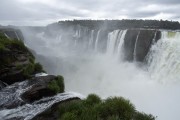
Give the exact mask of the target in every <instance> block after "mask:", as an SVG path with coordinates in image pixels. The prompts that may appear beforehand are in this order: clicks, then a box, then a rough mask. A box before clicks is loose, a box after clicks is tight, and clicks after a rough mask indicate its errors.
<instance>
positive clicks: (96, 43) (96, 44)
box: [95, 30, 101, 51]
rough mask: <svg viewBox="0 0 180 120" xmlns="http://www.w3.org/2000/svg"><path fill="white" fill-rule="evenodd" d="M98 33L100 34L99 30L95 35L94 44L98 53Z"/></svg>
mask: <svg viewBox="0 0 180 120" xmlns="http://www.w3.org/2000/svg"><path fill="white" fill-rule="evenodd" d="M100 32H101V30H99V31H98V33H97V37H96V42H95V51H98V41H99V34H100Z"/></svg>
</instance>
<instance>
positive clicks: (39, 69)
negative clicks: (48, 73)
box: [34, 63, 45, 73]
mask: <svg viewBox="0 0 180 120" xmlns="http://www.w3.org/2000/svg"><path fill="white" fill-rule="evenodd" d="M34 72H35V73H40V72H45V71H44V70H43V67H42V65H41V64H40V63H35V65H34Z"/></svg>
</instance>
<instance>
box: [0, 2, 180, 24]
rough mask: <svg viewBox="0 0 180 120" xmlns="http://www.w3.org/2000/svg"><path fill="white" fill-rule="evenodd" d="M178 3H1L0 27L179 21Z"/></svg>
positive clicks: (179, 3)
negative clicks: (82, 21)
mask: <svg viewBox="0 0 180 120" xmlns="http://www.w3.org/2000/svg"><path fill="white" fill-rule="evenodd" d="M179 11H180V0H1V1H0V25H20V26H23V25H30V26H41V25H47V24H50V23H52V22H57V21H59V20H66V19H153V20H154V19H157V20H160V19H163V20H173V21H179V22H180V13H179Z"/></svg>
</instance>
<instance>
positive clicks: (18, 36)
mask: <svg viewBox="0 0 180 120" xmlns="http://www.w3.org/2000/svg"><path fill="white" fill-rule="evenodd" d="M15 35H16V38H17V39H18V40H20V38H19V36H18V34H17V33H16V31H15Z"/></svg>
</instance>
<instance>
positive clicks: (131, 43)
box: [124, 30, 139, 61]
mask: <svg viewBox="0 0 180 120" xmlns="http://www.w3.org/2000/svg"><path fill="white" fill-rule="evenodd" d="M138 33H139V30H128V31H127V33H126V35H125V38H124V52H125V53H124V55H125V56H124V59H125V60H128V61H132V60H133V53H134V47H135V42H136V38H137V35H138Z"/></svg>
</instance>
